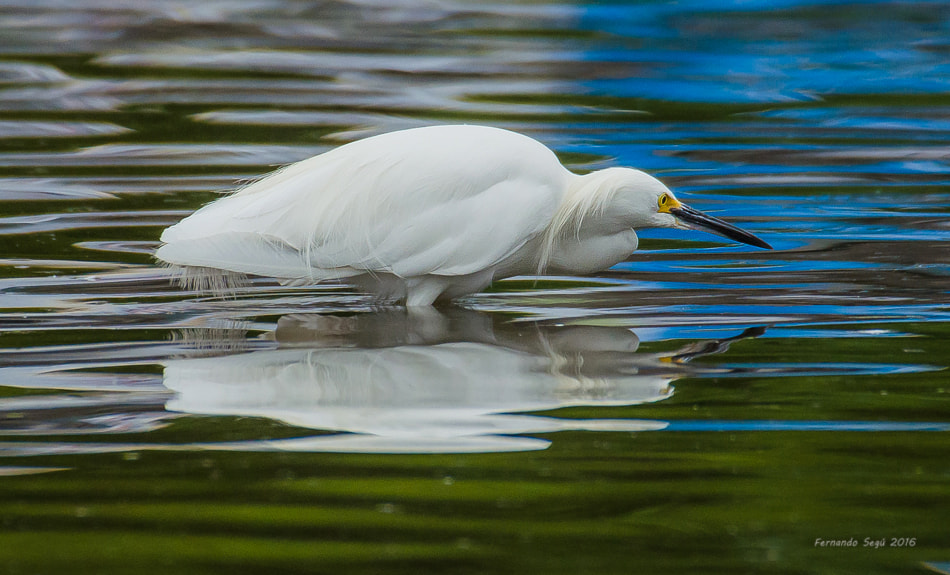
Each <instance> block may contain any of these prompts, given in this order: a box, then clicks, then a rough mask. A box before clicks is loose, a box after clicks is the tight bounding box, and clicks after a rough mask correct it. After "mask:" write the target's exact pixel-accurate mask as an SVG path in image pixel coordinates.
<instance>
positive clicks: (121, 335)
mask: <svg viewBox="0 0 950 575" xmlns="http://www.w3.org/2000/svg"><path fill="white" fill-rule="evenodd" d="M948 28H950V7H948V6H946V5H944V4H943V3H931V2H924V3H890V2H862V3H857V4H850V5H847V6H841V5H838V4H835V3H821V2H797V1H788V2H779V3H776V2H742V3H712V4H711V3H706V2H680V3H674V4H666V3H654V2H647V3H638V4H637V5H635V6H627V5H626V4H624V3H596V4H584V3H580V4H567V3H558V2H524V3H498V4H488V3H467V2H422V1H419V2H415V1H407V2H395V3H382V2H380V3H377V2H357V1H353V2H349V1H348V2H333V3H309V2H293V1H287V0H265V1H261V2H242V3H223V2H211V3H200V4H196V3H193V2H178V1H172V0H169V1H158V2H149V3H147V4H143V3H139V2H131V1H130V2H118V3H116V2H96V1H87V2H79V3H72V4H70V5H68V6H66V5H63V4H61V3H58V2H43V1H41V2H32V3H22V2H17V1H12V2H7V3H5V4H3V6H0V30H3V31H4V33H3V34H0V433H2V437H0V484H2V489H0V571H2V572H4V573H38V572H59V573H64V572H76V573H89V572H131V571H134V572H138V573H147V572H155V573H167V572H169V571H170V570H174V571H176V572H180V573H212V572H220V571H221V570H224V569H230V570H235V571H238V570H240V571H242V572H248V573H251V572H253V573H257V572H261V573H273V572H307V573H313V572H320V573H323V572H326V573H340V572H345V573H363V572H365V573H380V572H387V573H388V572H393V573H429V572H431V573H445V572H453V573H456V572H460V573H505V572H511V573H529V572H554V573H587V572H589V573H631V572H649V573H661V572H662V573H665V572H669V573H682V572H694V571H698V570H702V571H704V572H724V573H726V572H727V573H736V572H745V573H748V572H766V571H768V572H782V573H817V572H824V573H827V572H836V573H838V572H855V573H893V572H907V573H923V572H927V570H931V571H938V572H950V568H948V563H950V544H948V533H947V529H946V526H945V517H946V511H947V510H948V509H950V488H948V484H950V464H948V457H947V456H948V441H947V434H946V432H947V431H948V429H950V403H948V389H950V377H948V367H950V352H948V347H947V345H948V340H950V295H948V286H950V244H948V241H950V223H948V222H950V219H948V213H950V193H948V192H947V189H948V188H947V182H948V179H950V161H948V160H950V147H948V134H950V103H948V102H950V100H948V99H947V91H948V85H947V84H948V78H950V75H948V72H950V70H948V69H947V58H946V56H947V52H948V43H947V38H948V37H950V36H948V31H950V30H948ZM450 122H465V123H484V124H490V125H495V126H501V127H505V128H510V129H514V130H518V131H521V132H524V133H527V134H529V135H531V136H533V137H535V138H537V139H539V140H541V141H543V142H545V143H546V144H547V145H549V146H551V147H552V148H553V149H554V150H555V151H556V152H557V153H558V155H559V156H560V157H561V159H562V160H563V161H564V163H565V164H566V165H568V166H569V167H571V168H572V169H574V170H577V171H587V170H591V169H597V168H600V167H605V166H614V165H629V166H635V167H639V168H642V169H645V170H648V171H650V172H651V173H653V174H655V175H657V176H658V177H660V178H662V179H663V180H664V181H665V182H667V183H668V184H669V185H670V186H671V187H672V188H673V189H674V190H676V192H677V194H678V196H679V197H681V198H682V199H684V200H685V201H687V202H688V203H690V204H691V205H693V206H695V207H697V208H699V209H702V210H705V211H708V212H710V213H714V214H716V215H717V216H720V217H724V218H726V219H729V220H730V221H734V222H736V223H737V224H740V225H742V226H743V227H745V228H747V229H749V230H750V231H752V232H753V233H755V234H757V235H760V236H761V237H762V238H763V239H765V240H766V241H768V242H769V243H771V244H772V245H773V246H775V247H776V250H775V251H762V250H757V249H755V248H751V247H748V246H740V245H734V244H731V243H727V242H725V241H724V240H720V239H719V238H717V237H713V236H705V235H700V234H693V233H686V232H679V231H650V232H647V233H644V234H643V238H644V239H643V241H642V248H643V249H641V250H640V251H638V252H637V253H635V254H633V255H632V256H631V257H630V258H629V260H628V261H626V262H623V263H621V264H618V265H617V266H615V267H614V268H612V269H611V270H607V271H605V272H603V273H600V274H596V275H595V276H593V277H583V278H576V277H555V278H543V279H537V278H514V279H511V280H506V281H501V282H497V283H496V284H495V285H493V286H492V287H491V289H490V290H489V291H488V292H486V293H484V294H478V295H475V296H471V297H468V298H465V299H464V300H462V301H461V302H459V305H458V306H455V307H453V308H447V309H439V310H413V311H406V310H404V309H399V308H380V307H377V306H374V305H373V302H372V301H371V300H370V299H368V298H366V297H365V296H362V295H360V294H359V293H357V292H356V291H355V290H353V289H351V288H350V287H348V286H345V285H328V286H319V287H316V288H313V289H301V288H292V289H291V288H283V287H281V286H279V285H277V284H275V283H273V282H270V281H268V280H266V279H261V280H257V281H255V282H253V283H252V285H251V286H249V287H248V288H247V289H246V290H243V291H241V292H240V293H238V294H237V295H236V297H234V298H229V299H221V298H209V297H206V296H204V295H202V294H197V293H190V292H188V291H185V290H181V289H179V288H178V287H177V286H175V285H174V284H173V283H172V282H171V281H170V278H169V274H168V272H167V271H165V270H163V269H162V268H160V267H157V266H156V265H155V263H154V261H153V259H152V257H151V254H152V252H153V250H154V249H155V247H156V246H157V245H158V237H159V235H160V233H161V230H162V228H164V227H165V226H168V225H170V224H172V223H174V222H176V221H178V220H179V219H181V218H182V217H184V216H186V215H187V214H189V213H191V212H192V211H193V210H194V209H196V208H197V207H199V206H201V205H202V204H204V203H206V202H208V201H210V200H212V199H214V198H215V197H217V194H218V193H219V192H222V191H226V190H228V189H231V188H233V187H234V186H235V185H238V184H237V183H239V182H240V181H242V180H246V179H248V178H253V177H256V176H258V175H259V174H262V173H265V172H267V171H269V170H271V169H273V168H274V167H275V166H278V165H281V164H285V163H288V162H292V161H296V160H299V159H303V158H306V157H309V156H310V155H312V154H315V153H319V152H322V151H325V150H328V149H332V148H333V147H335V146H338V145H340V144H342V143H345V142H348V141H353V140H355V139H358V138H361V137H366V136H369V135H373V134H377V133H382V132H386V131H390V130H393V129H400V128H406V127H411V126H420V125H430V124H441V123H450ZM852 540H853V543H854V544H853V545H851V542H852ZM881 540H883V541H884V543H883V544H880V545H878V542H879V541H881ZM821 541H834V542H845V543H848V546H828V545H822V544H821Z"/></svg>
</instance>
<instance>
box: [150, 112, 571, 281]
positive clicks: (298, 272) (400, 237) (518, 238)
mask: <svg viewBox="0 0 950 575" xmlns="http://www.w3.org/2000/svg"><path fill="white" fill-rule="evenodd" d="M569 174H570V173H569V172H567V170H565V169H564V168H563V167H562V166H561V165H560V163H559V162H558V160H557V158H556V157H555V156H554V154H553V153H552V152H551V151H550V150H548V149H547V148H546V147H544V146H543V145H541V144H540V143H538V142H536V141H534V140H532V139H530V138H527V137H524V136H521V135H519V134H515V133H513V132H508V131H504V130H498V129H493V128H480V127H472V126H445V127H440V128H427V129H417V130H407V131H403V132H397V133H392V134H386V135H383V136H379V137H376V138H370V139H368V140H362V141H359V142H355V143H352V144H348V145H346V146H343V147H341V148H337V149H336V150H333V151H331V152H328V153H326V154H323V155H320V156H316V157H314V158H311V159H309V160H304V161H303V162H299V163H297V164H293V165H291V166H288V167H286V168H284V169H282V170H280V171H278V172H276V173H275V174H273V175H271V176H268V177H266V178H264V179H262V180H260V181H258V182H255V183H254V184H252V185H250V186H248V187H246V188H244V189H243V190H240V191H239V192H237V193H235V194H233V195H231V196H228V197H226V198H223V199H221V200H218V201H217V202H214V203H212V204H209V205H208V206H205V207H204V208H202V209H200V210H198V211H197V212H195V214H193V215H192V216H190V217H189V218H186V219H185V220H183V221H182V222H181V223H179V224H178V225H176V226H173V227H172V228H169V229H168V230H166V232H165V234H163V236H162V240H163V241H164V242H166V243H167V244H168V245H169V246H172V245H174V244H175V243H179V242H185V241H187V242H188V244H189V246H188V249H187V250H178V252H184V253H177V254H175V255H177V256H179V261H172V260H167V261H171V262H172V263H177V264H180V265H207V264H206V263H201V264H197V263H189V262H188V261H184V260H187V259H188V258H191V259H193V260H195V261H197V260H199V259H200V260H201V261H202V262H207V261H219V262H230V263H235V262H240V266H241V269H240V270H236V271H243V272H245V273H260V274H261V275H271V276H275V277H284V278H307V279H313V280H320V279H327V278H331V277H345V276H347V275H355V274H359V273H364V272H366V271H371V272H386V273H393V274H396V275H399V276H402V277H411V276H418V275H424V274H437V275H449V276H452V275H465V274H469V273H474V272H476V271H480V270H483V269H486V268H488V267H490V266H492V265H494V264H497V263H498V262H500V261H501V260H503V259H504V258H505V257H507V256H508V255H510V254H511V253H513V252H514V251H516V250H517V249H518V248H520V247H521V246H523V245H524V244H525V243H526V242H527V241H529V240H530V239H531V238H533V237H535V236H536V235H537V234H539V233H541V232H542V231H543V230H544V228H545V227H546V226H547V224H548V223H549V222H550V220H551V217H552V215H553V213H554V211H555V210H556V208H557V205H558V204H559V202H560V201H561V198H562V196H563V194H564V192H565V189H566V181H567V177H568V176H569ZM182 245H184V244H182ZM166 247H168V246H166ZM163 249H164V248H163ZM168 251H171V250H167V251H166V253H168ZM158 255H159V257H163V255H162V253H161V251H160V252H159V254H158ZM185 256H187V257H185ZM267 258H271V259H276V260H278V261H279V262H280V265H279V266H276V267H279V268H280V269H279V270H277V271H279V272H280V273H274V271H275V269H274V268H275V266H274V265H265V264H264V263H263V262H262V261H261V260H262V259H267ZM255 262H261V266H260V270H261V271H260V272H257V271H254V268H255V265H256V264H255ZM218 267H225V268H226V269H236V268H234V267H227V265H225V264H223V263H222V264H219V265H218Z"/></svg>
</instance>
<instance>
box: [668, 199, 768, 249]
mask: <svg viewBox="0 0 950 575" xmlns="http://www.w3.org/2000/svg"><path fill="white" fill-rule="evenodd" d="M670 213H671V214H673V215H674V216H676V217H677V219H679V220H680V221H682V222H684V223H685V224H687V225H688V226H689V227H690V228H692V229H694V230H702V231H704V232H711V233H714V234H718V235H720V236H723V237H726V238H729V239H730V240H735V241H737V242H742V243H744V244H749V245H750V246H756V247H758V248H765V249H767V250H770V249H772V246H770V245H769V244H767V243H765V242H764V241H762V240H761V239H759V238H758V237H756V236H754V235H752V234H750V233H749V232H747V231H745V230H743V229H742V228H737V227H736V226H734V225H732V224H730V223H729V222H726V221H723V220H720V219H719V218H714V217H712V216H710V215H707V214H704V213H703V212H701V211H699V210H694V209H693V208H691V207H689V206H686V205H680V206H677V207H675V208H671V209H670Z"/></svg>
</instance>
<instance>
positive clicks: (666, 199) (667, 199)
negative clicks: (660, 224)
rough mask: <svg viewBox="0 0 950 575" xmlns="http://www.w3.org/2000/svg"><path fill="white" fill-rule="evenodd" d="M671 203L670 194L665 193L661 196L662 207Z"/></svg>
mask: <svg viewBox="0 0 950 575" xmlns="http://www.w3.org/2000/svg"><path fill="white" fill-rule="evenodd" d="M669 203H670V196H669V195H668V194H663V195H662V196H660V200H659V204H660V207H661V208H665V207H666V205H667V204H669Z"/></svg>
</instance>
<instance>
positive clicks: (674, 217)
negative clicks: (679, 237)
mask: <svg viewBox="0 0 950 575" xmlns="http://www.w3.org/2000/svg"><path fill="white" fill-rule="evenodd" d="M595 174H596V175H595ZM595 174H591V175H590V176H587V177H591V176H594V177H593V178H592V180H595V181H594V182H592V183H596V185H597V186H598V187H599V189H600V190H601V194H603V195H602V196H601V198H600V199H599V200H598V202H600V209H601V210H603V214H604V217H606V218H607V219H608V220H612V221H614V222H616V224H618V225H621V226H625V227H627V228H631V229H635V230H637V229H643V228H678V229H684V230H700V231H704V232H710V233H713V234H717V235H720V236H723V237H726V238H729V239H731V240H735V241H737V242H742V243H744V244H749V245H752V246H756V247H760V248H765V249H772V246H770V245H769V244H767V243H765V242H764V241H762V240H761V239H759V238H758V237H756V236H754V235H752V234H750V233H749V232H747V231H745V230H743V229H741V228H738V227H736V226H734V225H732V224H730V223H728V222H725V221H723V220H721V219H719V218H715V217H713V216H710V215H707V214H704V213H702V212H700V211H699V210H694V209H693V208H691V207H689V206H687V205H686V204H684V203H682V202H680V201H679V200H678V199H676V196H675V195H674V194H673V192H671V191H670V190H669V188H667V187H666V186H665V185H664V184H663V183H662V182H661V181H659V180H657V179H656V178H654V177H653V176H651V175H649V174H646V173H644V172H641V171H639V170H633V169H629V168H611V169H607V170H601V171H600V172H596V173H595ZM601 178H602V179H601ZM596 180H600V181H599V182H596ZM595 195H600V194H595ZM592 207H593V206H592Z"/></svg>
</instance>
